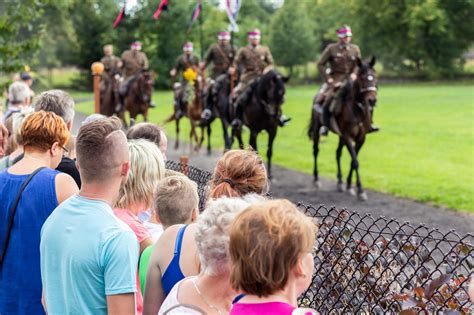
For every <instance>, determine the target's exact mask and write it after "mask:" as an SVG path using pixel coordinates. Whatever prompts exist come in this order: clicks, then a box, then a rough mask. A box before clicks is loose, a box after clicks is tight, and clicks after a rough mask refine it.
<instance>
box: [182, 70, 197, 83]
mask: <svg viewBox="0 0 474 315" xmlns="http://www.w3.org/2000/svg"><path fill="white" fill-rule="evenodd" d="M183 76H184V79H185V80H186V81H189V82H194V81H196V79H197V76H198V74H197V72H196V71H194V69H193V68H191V67H189V68H188V69H186V71H184V73H183Z"/></svg>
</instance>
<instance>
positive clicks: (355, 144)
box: [308, 56, 377, 201]
mask: <svg viewBox="0 0 474 315" xmlns="http://www.w3.org/2000/svg"><path fill="white" fill-rule="evenodd" d="M375 61H376V59H375V57H374V56H373V57H372V58H371V59H370V61H368V62H362V61H361V60H360V58H358V59H357V66H358V68H359V70H358V73H357V79H356V80H355V81H353V82H352V81H350V80H347V82H346V84H345V85H344V86H342V87H341V89H342V90H341V93H340V97H341V102H342V106H341V111H340V113H335V115H334V119H335V121H336V123H337V126H338V128H339V130H340V133H341V134H340V135H339V144H338V146H337V150H336V161H337V186H338V190H339V191H341V192H343V191H345V190H347V191H348V192H349V193H350V194H351V195H356V192H355V191H354V189H353V188H352V173H353V172H354V171H355V174H356V185H357V196H358V198H359V200H362V201H363V200H367V194H366V193H365V191H364V190H363V188H362V184H361V180H360V175H359V160H358V153H359V151H360V149H361V148H362V146H363V145H364V142H365V138H366V135H367V132H368V130H370V124H371V116H372V112H373V108H374V106H375V105H376V103H377V75H376V72H375V70H374V64H375ZM321 116H322V115H321V113H320V112H319V111H318V110H317V109H316V108H314V107H313V109H312V112H311V121H310V126H309V129H308V136H309V137H310V139H312V140H313V157H314V169H313V176H314V183H315V186H316V188H320V187H321V183H320V182H319V177H318V153H319V137H320V135H319V129H320V128H321V126H322V124H321V118H322V117H321ZM328 127H329V126H328ZM329 128H330V130H331V131H332V132H335V133H336V131H335V130H334V129H335V128H334V126H330V127H329ZM344 146H345V147H346V148H347V150H348V151H349V154H350V155H351V167H350V171H349V174H348V176H347V181H346V187H344V184H343V182H342V172H341V155H342V149H343V147H344Z"/></svg>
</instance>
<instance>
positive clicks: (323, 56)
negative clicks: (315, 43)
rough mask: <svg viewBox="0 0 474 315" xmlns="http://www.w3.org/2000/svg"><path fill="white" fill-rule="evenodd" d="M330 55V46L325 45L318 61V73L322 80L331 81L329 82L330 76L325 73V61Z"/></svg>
mask: <svg viewBox="0 0 474 315" xmlns="http://www.w3.org/2000/svg"><path fill="white" fill-rule="evenodd" d="M330 57H331V51H330V46H328V47H326V49H324V51H323V53H322V54H321V56H320V57H319V61H318V71H319V75H320V76H321V77H322V78H323V80H324V81H326V82H328V83H331V82H329V79H330V77H329V76H328V75H327V74H326V63H327V62H328V61H329V58H330Z"/></svg>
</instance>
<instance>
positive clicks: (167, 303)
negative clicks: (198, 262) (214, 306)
mask: <svg viewBox="0 0 474 315" xmlns="http://www.w3.org/2000/svg"><path fill="white" fill-rule="evenodd" d="M196 278H197V276H192V277H187V278H184V279H183V280H181V281H179V282H178V283H176V284H175V285H174V287H173V288H172V289H171V291H170V293H169V294H168V296H167V297H166V299H165V300H164V301H163V304H161V308H160V311H159V312H158V315H165V314H166V315H168V314H169V315H174V314H176V315H177V314H188V315H202V314H206V313H205V312H204V311H202V310H201V311H199V308H198V307H196V306H194V305H187V304H181V303H180V302H179V301H178V292H179V286H180V285H181V282H183V281H186V280H188V279H189V280H191V281H194V280H195V279H196Z"/></svg>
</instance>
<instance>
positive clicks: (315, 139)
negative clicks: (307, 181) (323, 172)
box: [311, 120, 321, 188]
mask: <svg viewBox="0 0 474 315" xmlns="http://www.w3.org/2000/svg"><path fill="white" fill-rule="evenodd" d="M314 121H315V122H314V126H313V134H312V136H311V137H312V138H313V158H314V168H313V176H314V178H313V182H314V186H315V187H316V188H321V182H320V181H319V174H318V155H319V126H318V123H317V120H314Z"/></svg>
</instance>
